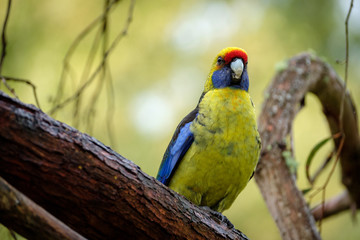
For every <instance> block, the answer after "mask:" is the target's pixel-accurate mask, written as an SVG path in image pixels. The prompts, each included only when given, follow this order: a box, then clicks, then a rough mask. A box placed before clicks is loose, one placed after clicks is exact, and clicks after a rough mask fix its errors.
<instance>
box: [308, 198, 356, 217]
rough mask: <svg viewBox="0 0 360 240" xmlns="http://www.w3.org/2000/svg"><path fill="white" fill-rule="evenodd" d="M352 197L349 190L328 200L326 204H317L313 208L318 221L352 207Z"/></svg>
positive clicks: (312, 211) (313, 213)
mask: <svg viewBox="0 0 360 240" xmlns="http://www.w3.org/2000/svg"><path fill="white" fill-rule="evenodd" d="M350 204H351V199H350V196H349V194H348V192H347V191H344V192H343V193H341V194H339V195H338V196H335V197H333V198H331V199H329V200H327V201H326V203H325V205H324V206H323V205H322V204H319V205H317V206H316V207H314V208H313V209H312V210H311V213H312V215H313V216H314V218H315V220H316V221H319V220H321V219H324V218H327V217H330V216H333V215H335V214H338V213H340V212H343V211H345V210H348V209H349V208H350Z"/></svg>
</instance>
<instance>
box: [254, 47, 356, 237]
mask: <svg viewBox="0 0 360 240" xmlns="http://www.w3.org/2000/svg"><path fill="white" fill-rule="evenodd" d="M308 92H311V93H314V94H315V95H316V96H317V97H318V98H319V100H320V102H321V104H322V106H323V111H324V114H325V116H326V118H327V120H328V122H329V127H330V130H331V133H332V134H335V133H338V132H339V130H340V121H339V115H340V114H339V113H340V103H341V99H342V94H343V92H344V86H343V82H342V81H341V79H340V78H339V77H338V76H337V75H336V73H335V72H334V70H333V69H332V68H331V67H329V66H328V65H327V64H326V63H324V62H323V61H321V60H320V59H318V58H316V57H314V56H312V55H310V54H300V55H298V56H295V57H294V58H292V59H290V60H289V61H287V62H286V67H284V69H282V70H281V71H279V72H278V73H277V74H276V76H275V77H274V79H273V81H272V83H271V84H270V86H269V88H268V90H267V91H266V93H265V96H266V97H267V99H266V101H265V103H264V105H263V109H262V112H261V115H260V117H259V132H260V135H261V139H262V144H263V148H262V152H261V160H260V162H259V165H258V168H257V171H256V174H255V179H256V181H257V184H258V185H259V187H260V190H261V192H262V195H263V197H264V199H265V201H266V203H267V205H268V208H269V210H270V212H271V214H272V216H273V218H274V220H275V221H276V223H277V225H278V228H279V230H280V233H281V235H282V238H283V239H293V240H294V239H320V236H319V234H318V232H317V229H316V227H315V222H314V218H313V216H312V215H311V213H310V211H309V208H308V206H307V204H306V202H305V200H304V198H303V196H302V194H301V192H300V191H299V189H298V188H297V187H296V182H295V177H294V175H293V174H292V173H291V172H290V169H289V167H288V166H289V164H291V161H292V159H293V152H292V136H291V129H292V122H293V120H294V118H295V115H296V113H297V112H298V111H299V110H300V109H301V107H302V106H303V104H304V103H305V95H306V94H307V93H308ZM343 130H344V134H345V142H344V148H343V149H342V151H341V155H340V156H341V167H342V173H343V183H344V184H345V186H346V188H347V189H348V191H349V193H350V196H351V197H352V199H353V201H354V202H356V203H357V204H358V206H360V205H359V203H360V187H359V186H360V175H359V174H358V172H359V170H360V159H359V156H360V154H359V149H360V147H359V146H360V141H359V132H358V127H357V115H356V112H355V107H354V105H353V102H352V100H351V97H350V95H349V94H348V93H346V95H345V104H344V121H343ZM339 144H340V141H339V139H336V140H335V146H336V147H337V148H338V147H339Z"/></svg>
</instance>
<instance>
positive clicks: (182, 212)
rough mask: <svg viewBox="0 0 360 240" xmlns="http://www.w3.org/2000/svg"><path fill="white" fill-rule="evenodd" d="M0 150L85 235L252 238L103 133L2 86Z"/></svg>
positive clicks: (12, 179)
mask: <svg viewBox="0 0 360 240" xmlns="http://www.w3.org/2000/svg"><path fill="white" fill-rule="evenodd" d="M0 152H1V155H0V166H1V168H0V176H1V177H2V178H4V179H6V181H7V182H9V183H10V184H11V185H12V186H14V187H15V188H16V189H18V190H19V191H21V192H22V193H23V194H25V195H27V196H28V197H29V198H30V199H32V200H33V201H34V202H36V203H37V204H38V205H40V206H42V207H43V208H44V209H45V210H46V211H48V212H49V213H51V214H52V215H53V216H55V217H56V218H58V219H60V220H61V221H62V222H64V223H65V224H67V225H68V226H69V227H71V228H72V229H74V230H75V231H76V232H78V233H79V234H81V235H82V236H84V237H86V238H89V239H144V238H146V239H174V238H176V239H189V238H192V239H246V236H245V235H243V234H242V233H241V232H239V231H238V230H236V229H231V228H229V227H228V225H227V224H226V223H224V222H221V221H219V220H218V218H216V217H215V216H213V215H211V213H209V212H207V211H204V210H203V209H200V208H198V207H197V206H194V205H193V204H191V203H190V202H189V201H187V200H186V199H184V198H183V197H181V196H179V195H178V194H176V193H175V192H173V191H171V190H169V189H168V188H166V187H165V186H164V185H162V184H161V183H159V182H158V181H156V180H155V179H154V178H153V177H150V176H148V175H146V174H145V173H143V172H142V171H141V170H140V169H139V167H138V166H136V165H135V164H133V163H132V162H131V161H129V160H127V159H125V158H124V157H122V156H121V155H119V154H117V153H116V152H114V151H112V150H111V149H110V148H109V147H107V146H104V145H103V144H102V143H100V142H99V141H97V140H96V139H94V138H92V137H90V136H88V135H86V134H83V133H80V132H79V131H77V130H76V129H74V128H71V127H69V126H67V125H66V124H64V123H61V122H58V121H56V120H54V119H52V118H50V117H49V116H47V115H46V114H44V113H43V112H41V111H40V110H39V109H37V108H35V107H34V106H32V105H26V104H23V103H21V102H20V101H18V100H16V99H12V98H10V97H8V96H7V95H5V94H4V93H1V92H0ZM4 224H6V222H5V223H4ZM10 227H11V226H10ZM25 237H28V238H30V239H32V238H33V236H25Z"/></svg>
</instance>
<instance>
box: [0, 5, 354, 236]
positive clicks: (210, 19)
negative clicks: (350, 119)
mask: <svg viewBox="0 0 360 240" xmlns="http://www.w3.org/2000/svg"><path fill="white" fill-rule="evenodd" d="M349 3H350V1H349V0H347V1H336V0H318V1H300V0H287V1H284V0H254V1H245V0H244V1H230V0H228V1H220V0H219V1H215V0H212V1H205V0H199V1H190V0H184V1H165V0H159V1H137V2H136V6H135V11H134V15H133V22H132V24H131V26H130V28H129V31H128V33H127V36H126V37H125V38H124V39H123V40H122V41H121V42H120V44H119V45H118V46H117V48H116V49H115V51H114V52H113V53H112V55H111V56H110V59H109V60H110V63H109V66H110V69H111V75H112V79H113V85H114V92H115V99H114V101H115V107H114V109H113V110H114V122H113V126H111V129H112V132H113V133H114V134H115V141H114V142H113V143H110V140H109V136H108V134H107V131H106V127H107V126H106V122H105V121H104V120H105V119H104V118H105V117H106V105H107V96H106V92H103V93H102V94H101V96H100V99H99V102H98V103H97V106H96V109H97V110H96V112H95V115H94V116H89V117H92V118H94V122H95V127H94V129H93V130H92V131H90V130H89V129H86V127H85V125H84V124H80V125H79V126H78V128H79V129H80V130H81V131H84V132H89V133H91V135H93V136H94V137H96V138H97V139H99V140H101V141H102V142H104V143H105V144H108V145H110V144H111V147H112V148H113V149H114V150H116V151H117V152H119V153H120V154H122V155H123V156H125V157H126V158H128V159H130V160H132V161H133V162H135V163H136V164H137V165H139V166H140V167H141V168H142V170H143V171H145V172H146V173H148V174H149V175H151V176H155V175H156V172H157V169H158V166H159V164H160V162H161V159H162V154H163V152H164V151H165V149H166V147H167V144H168V142H169V141H170V138H171V136H172V134H173V131H174V130H175V127H176V125H177V124H178V122H180V120H181V119H182V117H183V116H185V115H186V114H187V113H188V112H189V111H191V110H192V109H193V108H194V107H195V105H196V104H197V101H198V98H199V97H200V94H201V92H202V88H203V84H204V82H205V79H206V76H207V74H208V71H209V67H210V64H211V62H212V60H213V58H214V57H215V55H216V54H217V53H218V51H219V50H221V49H222V48H224V47H228V46H238V47H242V48H244V49H246V51H247V52H248V54H249V76H250V94H251V96H252V98H253V101H254V103H255V105H256V109H257V113H258V114H259V112H260V111H261V103H262V102H263V101H264V96H263V92H264V90H265V88H266V87H267V85H268V83H269V82H270V81H271V78H272V77H273V76H274V74H275V72H276V69H275V66H278V68H279V66H280V65H279V63H282V62H283V60H284V59H287V58H289V57H291V56H294V55H296V54H298V53H300V52H303V51H308V50H310V49H311V51H312V52H316V54H317V55H319V56H322V57H324V58H325V59H327V61H328V63H329V64H331V65H332V66H333V67H334V68H335V69H336V70H337V72H338V74H339V75H340V76H343V72H344V64H343V61H344V56H345V36H344V33H345V30H344V21H345V16H346V13H347V8H348V5H349ZM6 5H7V1H6V0H0V19H1V21H2V19H4V15H5V9H6ZM128 5H129V1H125V0H124V1H121V2H120V4H119V6H117V8H116V9H115V10H114V11H113V13H112V15H111V18H110V22H109V30H110V31H109V39H113V38H114V36H115V35H116V33H117V32H119V31H121V29H122V28H123V25H124V22H125V21H126V18H127V11H128V10H127V9H128ZM102 9H103V3H102V2H101V1H85V0H77V1H73V0H63V1H49V0H38V1H16V0H15V1H13V7H12V12H11V15H10V20H9V25H8V33H7V39H8V49H7V56H6V59H5V65H4V68H3V74H4V75H6V76H13V77H19V78H24V79H29V80H31V81H32V82H33V83H34V84H35V85H36V86H37V91H38V95H39V98H40V102H41V105H42V108H43V111H45V112H46V111H48V110H49V109H50V107H51V102H50V100H51V99H53V98H54V96H55V93H56V90H57V87H58V82H59V79H60V73H61V69H62V63H63V62H62V61H63V58H64V56H65V53H66V51H67V50H68V48H69V46H70V45H71V43H72V41H74V39H75V38H76V36H77V35H78V34H79V33H80V31H82V30H83V29H84V28H85V27H86V26H87V25H88V24H89V23H90V22H91V21H92V20H93V19H94V18H95V17H97V16H98V15H100V13H101V11H102ZM91 36H94V33H93V32H92V33H90V35H89V37H87V38H86V39H85V41H84V42H83V43H82V44H81V45H80V46H79V48H78V49H77V51H76V53H75V54H74V56H73V58H72V59H71V65H72V67H73V73H72V74H73V75H74V76H76V77H75V78H74V79H75V80H73V82H70V84H68V85H67V86H66V91H65V95H66V96H70V95H71V94H72V93H73V92H74V91H75V89H76V87H78V86H79V84H80V83H79V80H78V79H79V78H80V76H81V73H82V69H83V68H84V65H85V62H86V59H87V57H88V50H89V48H90V47H91V44H92V39H91ZM359 56H360V6H359V2H358V1H355V6H354V9H353V13H352V16H351V20H350V68H349V83H348V88H349V90H350V92H351V93H352V95H353V97H354V101H355V103H356V105H357V106H360V97H359V96H360V87H359V85H360V82H359V81H357V79H358V76H359V75H360V68H358V67H357V66H359V65H360V58H359ZM337 60H339V61H340V64H337V63H336V61H337ZM10 84H11V86H12V87H14V88H15V89H16V92H17V94H18V96H20V99H21V100H22V101H24V102H27V103H34V98H33V96H32V91H31V89H30V88H29V87H28V86H26V85H22V84H15V83H10ZM0 89H1V90H3V91H6V89H5V88H4V86H3V85H1V86H0ZM90 89H91V90H93V91H94V90H95V91H96V86H90ZM91 96H92V95H91V94H89V93H87V94H86V95H85V101H87V102H89V101H90V100H91V99H90V98H91ZM321 114H322V113H321V107H320V105H319V103H318V101H317V100H316V99H315V98H314V97H313V96H311V95H309V96H307V98H306V106H305V108H304V110H302V111H301V112H300V113H299V115H298V116H297V118H296V120H295V126H294V141H295V159H296V160H297V161H299V163H298V164H299V167H298V185H299V187H300V188H301V189H305V188H308V187H309V185H308V183H307V182H306V178H305V174H304V172H305V170H304V167H305V161H306V157H307V155H308V154H309V152H310V151H311V149H312V147H313V146H314V145H315V144H316V143H318V142H319V141H320V140H321V139H323V138H324V137H327V136H329V131H328V127H327V123H326V120H325V118H324V117H323V116H322V115H321ZM72 115H73V106H71V105H70V106H67V107H65V108H64V109H62V110H61V111H60V112H59V113H58V114H57V115H56V118H57V119H59V120H60V121H63V122H65V123H68V124H69V125H72V124H73V123H74V122H73V119H72ZM331 148H332V145H331V143H329V144H328V146H326V147H325V148H323V149H321V150H320V151H319V153H317V156H316V159H314V161H313V164H314V167H313V168H312V169H313V170H314V169H315V168H316V166H318V165H319V164H320V163H321V161H322V160H323V159H325V157H326V156H327V154H328V152H329V151H330V150H331ZM338 168H339V167H338ZM328 170H329V169H327V170H326V171H325V172H324V173H323V175H322V177H321V178H320V179H319V180H318V181H317V182H316V184H318V185H319V186H320V185H321V184H322V183H323V182H324V179H325V177H326V175H327V173H328ZM342 189H343V187H342V185H341V184H340V174H339V169H337V171H336V174H335V175H334V176H333V178H332V180H331V183H330V187H329V188H328V189H327V197H330V196H333V195H336V194H338V193H340V192H341V191H342ZM319 201H320V196H319V197H315V198H313V199H312V201H311V203H310V204H311V205H315V204H316V203H318V202H319ZM225 215H226V216H227V217H228V218H229V219H230V221H231V222H232V223H233V224H234V225H235V226H236V228H238V229H240V230H242V231H243V232H244V233H246V235H247V236H248V237H250V238H251V239H268V240H271V239H280V235H279V232H278V230H277V228H276V226H275V223H274V221H273V220H272V218H271V216H270V214H269V212H268V210H267V208H266V206H265V204H264V201H263V199H262V197H261V194H260V192H259V190H258V188H257V187H256V184H255V182H254V181H251V182H250V184H249V185H248V187H247V188H246V189H245V190H244V191H243V192H242V193H241V194H240V196H239V197H238V199H237V200H236V202H235V203H234V204H233V206H232V207H231V208H230V209H229V210H228V211H226V212H225ZM1 231H2V230H1ZM6 234H7V233H5V234H2V235H1V236H0V238H1V239H3V238H5V236H6ZM322 236H323V238H324V239H359V238H360V228H359V227H358V226H356V224H354V223H352V222H351V216H350V213H349V212H346V213H342V214H339V215H338V216H335V217H332V218H330V219H326V220H325V221H324V222H323V226H322ZM5 239H6V238H5Z"/></svg>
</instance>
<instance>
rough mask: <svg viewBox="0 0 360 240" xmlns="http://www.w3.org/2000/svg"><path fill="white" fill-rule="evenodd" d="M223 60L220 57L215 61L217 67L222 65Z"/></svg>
mask: <svg viewBox="0 0 360 240" xmlns="http://www.w3.org/2000/svg"><path fill="white" fill-rule="evenodd" d="M224 62H225V60H224V59H223V58H222V57H218V59H217V65H218V66H220V65H222V64H224Z"/></svg>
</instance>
